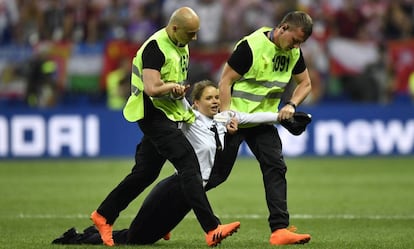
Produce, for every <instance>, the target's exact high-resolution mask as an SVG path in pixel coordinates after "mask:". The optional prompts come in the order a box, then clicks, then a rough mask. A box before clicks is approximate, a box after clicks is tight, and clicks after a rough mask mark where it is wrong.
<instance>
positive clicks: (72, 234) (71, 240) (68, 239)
mask: <svg viewBox="0 0 414 249" xmlns="http://www.w3.org/2000/svg"><path fill="white" fill-rule="evenodd" d="M77 238H78V232H77V231H76V229H75V228H74V227H72V228H70V229H69V230H67V231H66V232H65V233H63V235H62V236H60V237H59V238H57V239H55V240H53V241H52V244H62V245H63V244H79V242H78V240H77Z"/></svg>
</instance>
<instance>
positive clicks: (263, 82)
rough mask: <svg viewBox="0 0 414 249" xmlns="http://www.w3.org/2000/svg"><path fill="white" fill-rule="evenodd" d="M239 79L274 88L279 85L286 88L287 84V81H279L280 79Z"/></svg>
mask: <svg viewBox="0 0 414 249" xmlns="http://www.w3.org/2000/svg"><path fill="white" fill-rule="evenodd" d="M239 81H244V82H247V83H251V84H260V86H263V87H266V88H272V87H279V88H283V89H284V88H285V87H286V86H287V83H286V82H279V81H273V82H270V81H258V80H255V79H245V78H243V77H242V78H241V79H239Z"/></svg>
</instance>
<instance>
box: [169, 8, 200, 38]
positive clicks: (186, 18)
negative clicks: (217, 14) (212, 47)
mask: <svg viewBox="0 0 414 249" xmlns="http://www.w3.org/2000/svg"><path fill="white" fill-rule="evenodd" d="M199 29H200V19H199V17H198V15H197V13H195V12H194V10H192V9H191V8H189V7H182V8H179V9H177V10H176V11H174V13H172V15H171V17H170V20H169V22H168V25H167V32H168V35H169V36H170V38H171V40H172V41H173V42H174V43H176V44H181V45H186V44H188V43H189V42H190V41H191V40H196V39H197V32H198V31H199Z"/></svg>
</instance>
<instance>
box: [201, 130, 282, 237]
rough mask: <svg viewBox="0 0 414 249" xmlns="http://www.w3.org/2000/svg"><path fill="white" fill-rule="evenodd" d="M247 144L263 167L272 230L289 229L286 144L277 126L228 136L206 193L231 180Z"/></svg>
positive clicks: (240, 131)
mask: <svg viewBox="0 0 414 249" xmlns="http://www.w3.org/2000/svg"><path fill="white" fill-rule="evenodd" d="M243 141H245V142H246V143H247V145H248V146H249V148H250V150H251V151H252V152H253V154H254V155H255V157H256V159H257V160H258V162H259V164H260V169H261V171H262V175H263V183H264V187H265V194H266V203H267V206H268V209H269V217H268V221H269V226H270V230H271V231H272V232H273V231H275V230H276V229H279V228H285V227H287V226H288V225H289V213H288V210H287V183H286V171H287V167H286V164H285V161H284V158H283V154H282V142H281V140H280V137H279V133H278V131H277V129H276V127H275V126H274V125H259V126H255V127H251V128H240V129H239V130H238V131H237V133H236V134H234V135H232V136H226V142H225V146H224V149H225V150H224V151H223V153H218V154H217V155H216V158H215V164H214V167H213V169H212V172H211V175H210V180H209V182H208V184H207V186H206V189H211V188H214V187H216V186H218V185H219V184H221V183H222V182H224V181H225V180H226V179H227V177H228V176H229V174H230V172H231V170H232V168H233V165H234V163H235V161H236V158H237V154H238V151H239V147H240V144H241V143H242V142H243Z"/></svg>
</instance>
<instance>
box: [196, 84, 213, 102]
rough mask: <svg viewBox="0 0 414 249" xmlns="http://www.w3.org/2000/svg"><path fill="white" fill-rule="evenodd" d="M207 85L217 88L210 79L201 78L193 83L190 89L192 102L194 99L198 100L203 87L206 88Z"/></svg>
mask: <svg viewBox="0 0 414 249" xmlns="http://www.w3.org/2000/svg"><path fill="white" fill-rule="evenodd" d="M208 86H212V87H214V88H218V86H217V84H216V83H214V82H213V81H211V80H201V81H198V82H196V83H194V85H193V90H192V91H191V101H192V102H194V101H195V100H200V99H201V95H203V92H204V89H206V87H208Z"/></svg>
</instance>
